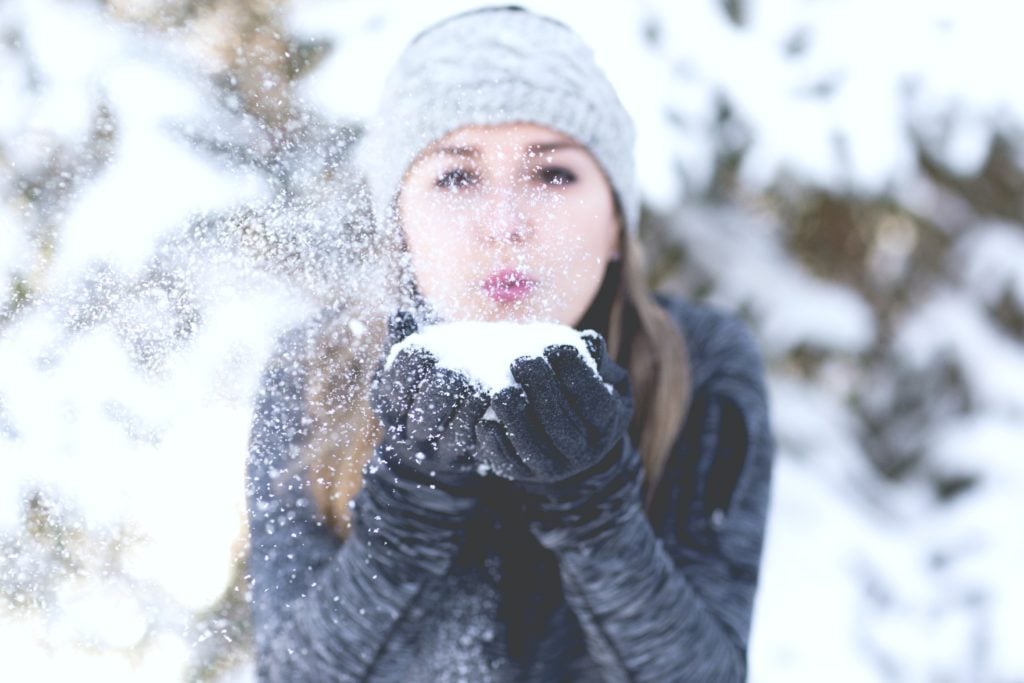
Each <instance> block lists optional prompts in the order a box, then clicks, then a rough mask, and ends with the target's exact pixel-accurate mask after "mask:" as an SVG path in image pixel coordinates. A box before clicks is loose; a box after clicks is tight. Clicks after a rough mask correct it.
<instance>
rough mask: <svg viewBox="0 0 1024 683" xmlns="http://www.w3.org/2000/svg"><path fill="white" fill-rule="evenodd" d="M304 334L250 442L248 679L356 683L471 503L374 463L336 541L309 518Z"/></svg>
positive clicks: (295, 336) (286, 354)
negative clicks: (252, 668)
mask: <svg viewBox="0 0 1024 683" xmlns="http://www.w3.org/2000/svg"><path fill="white" fill-rule="evenodd" d="M302 334H304V332H302V331H296V332H293V333H292V334H290V335H288V336H286V338H285V341H284V342H283V343H282V344H281V345H280V348H279V349H278V350H277V352H276V353H275V354H274V357H273V359H272V360H271V362H270V363H269V365H268V367H267V370H266V372H265V374H264V377H263V382H262V388H261V391H260V394H259V397H258V400H257V405H256V409H255V417H254V420H253V425H252V432H251V438H250V446H249V459H248V463H247V490H246V495H247V503H248V522H249V540H250V554H249V575H250V580H251V596H252V597H251V607H252V622H253V629H254V640H255V648H256V660H257V675H258V679H259V680H260V681H287V682H289V683H299V682H305V681H316V682H318V683H320V682H323V681H361V680H365V679H366V678H368V677H369V676H370V675H372V674H373V673H374V672H375V671H376V670H377V669H378V668H379V667H380V666H382V665H383V664H384V662H383V661H382V659H383V658H382V656H381V655H382V652H383V650H384V646H385V645H386V644H388V642H389V640H390V639H391V638H392V635H393V632H394V631H395V629H396V627H397V626H398V625H399V624H400V622H402V621H403V619H406V618H408V614H407V613H408V612H409V610H410V608H412V606H413V605H414V604H415V603H416V602H417V601H418V600H420V598H421V596H423V595H424V593H425V591H424V590H423V588H424V586H425V585H426V584H427V582H429V581H430V580H431V579H433V578H434V577H438V576H442V575H444V574H445V573H446V572H447V571H448V567H449V564H450V562H451V560H452V558H453V557H454V555H455V554H456V552H457V549H458V545H459V541H460V540H461V536H462V529H463V528H464V522H463V519H464V516H465V515H466V514H467V513H468V512H469V509H470V506H471V504H472V501H470V500H467V499H465V498H458V497H454V496H451V495H448V494H447V493H446V492H444V491H442V490H441V489H439V488H431V487H429V486H422V485H419V484H417V483H416V482H412V481H408V480H404V479H402V478H396V477H393V476H392V475H391V473H390V472H389V471H388V470H387V468H386V467H384V466H371V467H369V468H367V469H366V472H365V476H364V485H363V489H362V490H361V491H360V493H359V494H358V495H357V496H356V499H355V510H354V517H353V524H352V531H351V534H350V536H349V538H348V540H346V541H344V542H342V541H341V539H340V538H339V537H338V536H337V535H336V534H335V533H334V532H333V531H332V530H331V529H329V528H328V526H327V524H326V523H325V520H324V519H323V517H322V516H321V515H320V514H319V513H318V512H317V510H316V509H315V506H314V504H313V500H312V498H311V497H310V490H309V473H308V470H307V469H306V468H305V467H304V465H303V462H302V461H301V460H300V459H299V458H298V452H299V448H298V447H299V446H300V444H301V443H302V440H303V439H304V438H305V437H306V434H305V430H306V429H307V422H308V420H307V418H306V416H305V415H304V411H303V400H302V394H303V384H304V374H303V369H302V364H301V363H300V360H299V354H298V351H297V349H298V348H300V347H301V343H300V342H299V337H301V335H302ZM340 457H344V455H343V454H340ZM390 665H391V666H393V665H394V662H391V663H390Z"/></svg>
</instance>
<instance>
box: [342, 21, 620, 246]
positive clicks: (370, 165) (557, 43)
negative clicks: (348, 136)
mask: <svg viewBox="0 0 1024 683" xmlns="http://www.w3.org/2000/svg"><path fill="white" fill-rule="evenodd" d="M509 122H528V123H536V124H539V125H543V126H547V127H549V128H553V129H555V130H557V131H559V132H561V133H563V134H565V135H568V136H569V137H571V138H574V139H575V140H576V141H577V142H579V143H581V144H582V145H584V146H585V147H586V148H587V149H588V150H589V151H590V153H591V154H592V155H593V156H594V158H595V159H596V160H597V162H598V163H599V164H600V166H601V167H602V169H603V170H604V173H605V175H606V176H607V178H608V181H609V183H610V185H611V187H612V190H613V191H614V193H615V195H616V197H617V199H618V202H619V207H620V208H621V210H622V215H623V220H624V222H625V227H626V230H627V232H629V233H631V234H635V232H636V228H637V221H638V217H639V197H638V193H637V188H636V179H635V171H634V161H633V143H634V138H635V132H634V129H633V122H632V120H631V119H630V117H629V114H628V113H627V112H626V110H625V108H624V107H623V106H622V103H621V102H620V101H619V98H618V96H617V95H616V94H615V90H614V89H613V88H612V85H611V83H609V82H608V79H607V78H606V77H605V75H604V73H603V72H602V71H601V70H600V69H599V68H598V66H597V64H596V63H595V61H594V56H593V53H592V52H591V50H590V48H589V47H588V46H587V45H586V44H585V43H584V42H583V41H582V40H581V39H580V37H579V36H578V35H576V34H575V33H574V32H573V31H572V30H571V29H569V28H568V27H567V26H565V25H564V24H562V23H560V22H558V21H556V20H554V19H550V18H548V17H544V16H541V15H538V14H534V13H532V12H529V11H527V10H524V9H522V8H519V7H491V8H485V9H477V10H471V11H469V12H465V13H463V14H458V15H455V16H454V17H451V18H448V19H445V20H443V21H441V22H439V23H437V24H434V25H433V26H431V27H430V28H428V29H426V30H425V31H423V32H422V33H420V34H419V35H418V36H417V37H416V38H415V39H414V40H413V41H412V43H410V44H409V46H408V47H407V48H406V49H405V51H404V52H403V53H402V55H401V57H400V58H399V60H398V63H397V64H396V65H395V67H394V69H393V70H392V72H391V75H390V76H389V77H388V80H387V82H386V83H385V87H384V94H383V97H382V99H381V102H380V105H379V108H378V113H377V115H376V116H375V117H374V118H373V119H372V120H371V121H370V122H369V124H368V126H367V130H366V134H365V136H364V138H363V139H362V141H361V142H360V145H359V152H358V157H357V159H358V163H359V165H360V167H361V168H362V170H363V172H364V173H365V174H366V179H367V181H368V183H369V189H370V192H371V195H372V200H373V209H374V213H375V215H376V217H377V218H376V220H377V222H378V224H383V225H394V224H395V221H396V216H395V205H394V201H395V198H396V196H397V195H398V191H399V189H400V188H399V186H400V184H401V182H402V178H403V176H404V175H405V172H406V170H407V169H408V168H409V166H410V165H411V164H412V162H413V161H414V160H415V159H416V156H417V155H418V154H419V152H420V151H421V150H423V148H425V147H426V146H427V145H429V144H430V143H432V142H433V141H435V140H437V139H438V138H441V137H443V136H445V135H446V134H448V133H450V132H451V131H453V130H455V129H457V128H460V127H462V126H465V125H493V124H500V123H509Z"/></svg>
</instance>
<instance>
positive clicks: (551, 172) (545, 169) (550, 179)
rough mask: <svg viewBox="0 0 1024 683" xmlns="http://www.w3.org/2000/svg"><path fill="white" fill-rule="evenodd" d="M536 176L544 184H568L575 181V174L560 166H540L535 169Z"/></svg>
mask: <svg viewBox="0 0 1024 683" xmlns="http://www.w3.org/2000/svg"><path fill="white" fill-rule="evenodd" d="M537 176H538V177H539V178H540V180H541V182H543V183H544V184H545V185H555V186H561V185H569V184H570V183H574V182H576V174H575V173H573V172H572V171H570V170H569V169H567V168H563V167H561V166H542V167H541V168H539V169H537Z"/></svg>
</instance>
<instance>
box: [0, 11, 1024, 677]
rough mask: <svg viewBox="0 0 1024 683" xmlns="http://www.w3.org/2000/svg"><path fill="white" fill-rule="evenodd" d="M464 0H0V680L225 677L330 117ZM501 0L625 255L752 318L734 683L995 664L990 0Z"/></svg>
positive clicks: (1018, 282)
mask: <svg viewBox="0 0 1024 683" xmlns="http://www.w3.org/2000/svg"><path fill="white" fill-rule="evenodd" d="M475 4H476V3H470V2H456V1H453V0H449V1H443V2H442V1H438V2H430V3H423V2H416V3H414V2H355V1H351V0H348V1H342V0H293V1H292V2H286V1H285V0H106V1H105V2H104V1H101V0H0V463H2V466H3V474H2V476H0V662H2V666H3V673H2V677H3V679H4V680H9V681H23V680H25V681H27V680H72V679H74V680H82V679H84V680H105V681H122V680H123V681H139V680H142V681H184V680H205V681H250V680H252V666H251V662H250V655H249V650H248V648H249V633H248V626H247V623H246V603H245V600H246V595H245V592H246V582H245V577H244V572H243V570H242V567H241V564H240V559H241V557H242V556H243V554H244V548H245V530H244V507H243V488H242V487H243V477H242V467H243V462H244V458H245V450H246V440H247V436H248V427H249V419H250V409H251V404H252V400H253V396H254V391H255V388H256V382H257V378H258V375H259V372H260V369H261V366H262V363H263V362H264V360H265V359H266V357H267V354H268V352H269V349H270V345H271V343H272V342H273V340H274V337H275V335H276V334H278V333H279V332H280V331H281V330H283V329H284V328H285V327H287V326H288V325H290V324H292V323H294V322H296V321H297V320H299V319H301V318H302V317H303V316H304V315H306V314H307V313H308V312H310V311H311V310H314V308H315V307H316V306H318V305H320V304H322V303H323V302H325V301H333V300H336V299H341V300H342V302H343V300H344V297H345V296H348V295H350V294H348V293H349V292H351V291H352V290H353V287H352V283H353V282H354V281H359V280H360V279H361V278H365V277H369V274H367V273H366V272H364V270H360V264H359V263H358V262H352V249H351V245H352V244H354V243H357V242H358V240H359V233H358V227H357V226H358V225H359V224H360V223H359V217H360V216H361V215H362V212H364V211H365V206H363V205H361V204H360V202H359V201H357V200H354V199H353V196H354V195H353V193H352V192H350V191H349V190H351V187H350V181H349V180H348V179H347V177H346V175H345V173H344V172H343V170H344V168H345V164H346V158H347V151H348V149H349V147H348V145H349V142H350V141H351V140H352V139H353V137H354V136H355V135H357V134H358V130H359V126H360V122H361V121H362V120H364V119H365V117H366V116H367V115H368V114H369V113H370V112H371V111H372V108H373V105H374V102H375V101H376V98H377V94H378V92H379V88H380V84H381V80H382V78H383V75H384V74H385V73H386V71H387V69H388V67H389V66H390V65H391V63H392V62H393V60H394V59H395V57H396V56H397V54H398V52H399V50H400V49H401V48H402V46H403V45H404V44H405V43H406V42H407V41H408V40H409V39H410V38H411V37H412V36H413V35H415V33H416V32H417V31H418V30H420V29H421V28H423V27H424V26H425V25H427V24H428V23H429V22H431V21H433V20H435V19H438V18H440V17H442V16H445V15H447V14H450V13H452V12H454V11H458V10H461V9H465V8H467V7H470V6H474V5H475ZM524 4H526V5H527V6H531V5H532V6H538V8H539V9H541V10H542V11H545V12H548V13H552V14H554V15H555V16H557V17H559V18H561V19H563V20H565V21H566V22H567V23H569V24H570V25H571V26H573V27H574V28H576V29H577V30H578V31H579V32H580V33H581V34H582V35H583V36H584V37H585V39H587V40H588V41H589V42H590V43H591V44H592V45H593V46H594V49H595V51H596V53H597V55H598V58H599V60H600V61H601V63H602V64H603V66H604V68H605V69H606V70H607V72H608V73H609V76H610V77H611V78H612V80H613V81H614V82H615V84H616V85H617V87H618V88H619V90H620V93H621V95H622V98H623V100H624V101H625V103H626V105H627V107H628V108H629V109H630V110H631V112H632V114H633V116H634V118H635V120H636V122H637V124H638V127H639V141H638V150H637V151H638V158H639V168H640V179H641V182H642V186H643V190H644V198H645V207H646V208H645V213H644V219H643V226H642V235H643V238H644V241H645V242H646V243H647V244H648V246H649V253H650V254H651V260H652V265H653V266H654V273H655V276H656V282H657V283H658V285H659V286H661V287H663V288H665V289H669V290H673V291H677V292H682V293H684V294H686V295H688V296H690V297H692V298H695V299H705V300H711V301H714V302H717V303H719V304H720V305H722V306H725V307H727V308H728V309H730V310H734V311H736V312H738V313H740V314H741V315H742V316H744V317H745V318H746V319H747V320H749V321H750V323H751V324H752V325H753V327H754V329H755V330H756V331H757V333H758V336H759V339H760V342H761V344H762V348H763V350H764V353H765V357H766V360H767V362H768V365H769V369H770V389H771V399H772V412H773V420H774V424H775V429H776V433H777V439H778V443H779V459H778V463H777V467H776V476H775V481H774V488H773V509H772V511H771V517H770V522H769V534H768V543H767V547H766V555H765V562H764V570H763V583H762V589H761V592H760V594H759V601H758V603H757V609H756V615H755V624H754V633H753V641H752V647H751V654H750V661H751V681H753V682H754V683H774V682H776V681H786V682H787V683H794V682H796V683H801V682H805V681H806V682H815V683H820V681H842V682H845V681H850V682H855V683H860V682H871V681H880V682H885V681H910V682H918V681H920V682H929V683H946V682H949V683H959V682H975V681H977V682H985V683H1011V682H1021V681H1024V648H1021V647H1020V634H1021V632H1022V631H1024V618H1022V617H1021V615H1022V614H1024V583H1022V582H1021V581H1020V579H1019V576H1020V566H1021V564H1022V563H1024V534H1022V533H1021V532H1020V530H1019V528H1018V527H1019V525H1020V523H1021V521H1022V520H1024V88H1021V87H1020V82H1019V80H1020V79H1019V66H1020V64H1022V63H1024V41H1022V40H1020V36H1019V30H1020V26H1022V25H1024V4H1021V3H1019V2H1015V1H1014V0H1005V1H1000V0H987V1H986V0H972V1H971V2H967V0H962V1H960V2H952V1H950V2H940V1H938V0H900V1H898V2H896V1H892V0H888V1H882V0H816V1H811V0H694V1H693V2H678V1H670V0H662V1H657V2H656V1H654V0H650V1H647V2H629V3H626V2H619V3H601V9H600V11H595V10H594V6H593V3H584V2H559V3H546V4H545V5H544V6H543V7H540V3H524ZM1014 576H1017V577H1018V579H1014V578H1013V577H1014Z"/></svg>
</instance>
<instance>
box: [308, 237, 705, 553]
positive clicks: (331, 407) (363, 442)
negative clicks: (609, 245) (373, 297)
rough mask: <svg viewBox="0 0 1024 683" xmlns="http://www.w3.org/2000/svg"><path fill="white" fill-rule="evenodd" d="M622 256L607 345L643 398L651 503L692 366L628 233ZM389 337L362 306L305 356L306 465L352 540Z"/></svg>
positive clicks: (340, 530)
mask: <svg viewBox="0 0 1024 683" xmlns="http://www.w3.org/2000/svg"><path fill="white" fill-rule="evenodd" d="M621 254H622V255H621V258H622V264H621V277H620V278H619V282H618V286H617V287H616V288H615V291H614V292H613V293H612V300H611V306H610V308H609V313H608V318H609V319H608V321H607V323H608V324H607V327H606V329H607V331H608V334H607V344H608V352H609V354H610V355H611V357H612V358H613V359H614V360H615V361H616V362H617V363H619V364H620V365H622V366H623V367H625V368H626V369H627V370H628V371H629V375H630V382H631V385H632V388H633V397H634V401H635V410H634V415H633V419H632V422H631V423H630V428H629V433H630V438H631V439H632V442H633V443H634V444H635V445H636V446H637V447H638V449H639V452H640V455H641V459H642V461H643V464H644V470H645V480H646V492H647V493H646V500H645V504H646V505H647V506H650V504H651V500H652V498H653V495H654V492H655V490H656V489H657V485H658V482H659V481H660V479H661V475H662V471H663V469H664V465H665V461H666V459H667V458H668V454H669V452H670V451H671V448H672V445H673V444H674V442H675V439H676V437H677V436H678V433H679V430H680V428H681V426H682V422H683V418H684V417H685V415H686V411H687V409H688V403H689V394H690V368H689V364H688V362H687V354H686V347H685V341H684V339H683V336H682V334H680V332H679V329H678V327H677V326H676V325H675V323H674V322H673V321H672V320H671V319H670V318H669V316H668V314H667V313H666V312H665V310H664V309H662V308H661V307H660V306H659V305H658V303H657V302H656V301H655V300H654V298H653V296H652V292H651V289H650V285H649V284H648V281H647V277H646V269H645V266H644V262H643V254H642V253H641V248H640V244H639V242H638V241H637V240H636V239H635V238H633V237H630V236H626V235H625V234H623V239H622V250H621ZM352 321H358V323H357V324H353V323H352ZM387 341H388V331H387V318H386V317H384V316H382V311H381V307H380V306H374V307H365V308H364V310H360V308H359V307H358V306H356V307H353V308H350V309H349V310H348V311H347V314H346V315H345V316H338V317H336V318H334V319H333V320H330V321H328V322H327V323H326V324H325V325H324V326H323V327H322V328H321V329H320V331H319V333H318V335H317V338H316V339H315V341H314V343H313V344H312V345H311V347H310V350H311V352H310V353H308V354H307V357H306V362H307V363H308V365H309V372H308V374H307V377H308V380H307V385H306V390H305V398H304V400H305V409H306V415H307V416H308V418H309V419H310V431H309V438H308V439H306V440H305V441H304V443H303V444H302V445H301V446H300V448H301V449H302V451H301V453H300V460H299V462H300V464H301V465H302V466H304V467H306V468H308V469H307V471H308V472H309V475H310V483H311V487H312V492H313V497H314V500H315V501H316V504H317V507H318V508H319V510H320V512H321V513H322V514H323V515H324V516H325V518H326V519H327V520H328V522H329V524H330V525H331V527H332V528H333V529H334V530H335V532H336V533H337V534H338V535H339V536H341V537H343V538H344V537H346V536H347V534H348V530H349V527H350V524H351V504H350V503H351V501H352V500H353V499H354V498H355V496H356V494H357V493H358V492H359V490H360V488H361V487H362V468H363V465H364V464H365V463H366V462H367V460H368V459H369V458H370V456H371V454H372V452H373V448H374V446H375V445H376V444H377V443H378V441H379V439H380V437H381V435H382V431H383V430H382V428H381V425H380V423H379V422H378V420H377V418H376V416H375V415H374V413H373V411H372V410H371V408H370V405H369V402H368V397H369V388H370V382H371V380H372V375H373V372H374V370H375V368H376V366H377V363H378V361H379V359H380V358H381V356H382V355H383V354H384V352H385V351H386V349H385V346H386V344H387Z"/></svg>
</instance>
